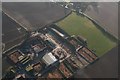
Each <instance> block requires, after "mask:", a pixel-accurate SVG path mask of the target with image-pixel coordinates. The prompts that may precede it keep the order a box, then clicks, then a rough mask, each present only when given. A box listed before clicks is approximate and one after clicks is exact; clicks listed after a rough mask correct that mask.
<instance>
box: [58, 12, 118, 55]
mask: <svg viewBox="0 0 120 80" xmlns="http://www.w3.org/2000/svg"><path fill="white" fill-rule="evenodd" d="M57 25H58V26H59V27H60V28H62V29H63V30H64V31H66V32H67V33H68V34H70V35H76V36H77V35H81V36H83V37H85V38H86V39H87V42H88V47H89V48H90V49H92V50H95V51H96V54H97V55H98V56H99V57H100V56H102V55H104V54H105V53H106V52H107V51H109V50H110V49H112V48H113V47H115V46H116V43H115V42H113V41H111V40H110V39H109V38H108V37H107V36H105V35H104V34H103V33H102V32H101V31H100V30H99V29H98V28H96V26H95V25H94V24H93V23H92V22H91V21H90V20H88V19H87V18H86V17H81V16H77V15H76V14H75V13H72V14H70V15H69V16H68V17H67V18H65V19H64V20H62V21H60V22H58V23H57Z"/></svg>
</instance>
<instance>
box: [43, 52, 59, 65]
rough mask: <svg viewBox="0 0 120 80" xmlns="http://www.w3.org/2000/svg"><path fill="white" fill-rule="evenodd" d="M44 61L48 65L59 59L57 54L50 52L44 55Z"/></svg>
mask: <svg viewBox="0 0 120 80" xmlns="http://www.w3.org/2000/svg"><path fill="white" fill-rule="evenodd" d="M43 61H44V62H45V63H46V65H50V64H52V63H54V62H56V61H57V59H56V58H55V56H54V55H53V54H52V53H51V52H50V53H48V54H45V55H44V56H43Z"/></svg>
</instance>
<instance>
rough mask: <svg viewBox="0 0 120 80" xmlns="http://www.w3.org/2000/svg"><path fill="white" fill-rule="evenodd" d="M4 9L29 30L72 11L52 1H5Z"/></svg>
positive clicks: (42, 25)
mask: <svg viewBox="0 0 120 80" xmlns="http://www.w3.org/2000/svg"><path fill="white" fill-rule="evenodd" d="M2 9H3V11H4V12H5V13H7V14H8V15H9V16H11V17H12V18H13V19H15V20H16V21H17V22H18V23H19V24H21V25H22V26H23V27H25V28H27V30H28V31H34V30H37V29H40V28H41V27H44V26H45V25H47V24H50V23H52V22H55V21H57V20H60V19H62V18H64V17H65V16H67V15H68V14H69V13H70V12H71V11H70V10H68V9H64V8H63V7H61V6H60V5H58V4H55V3H52V2H32V3H31V2H27V3H26V2H21V3H19V2H10V3H9V2H5V3H3V4H2Z"/></svg>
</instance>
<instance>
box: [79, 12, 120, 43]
mask: <svg viewBox="0 0 120 80" xmlns="http://www.w3.org/2000/svg"><path fill="white" fill-rule="evenodd" d="M80 14H81V15H83V16H84V17H86V18H87V19H89V20H90V21H92V22H93V23H94V24H95V25H96V28H98V29H99V30H100V31H102V33H103V34H104V33H106V34H104V35H105V36H107V37H108V38H109V39H110V40H112V41H113V42H115V43H118V42H120V39H119V38H117V37H115V36H113V35H112V34H110V33H109V32H108V31H107V30H105V29H104V28H103V27H102V26H101V25H100V24H99V23H98V22H96V21H95V20H94V19H93V18H91V17H90V16H88V15H87V14H85V13H80Z"/></svg>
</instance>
